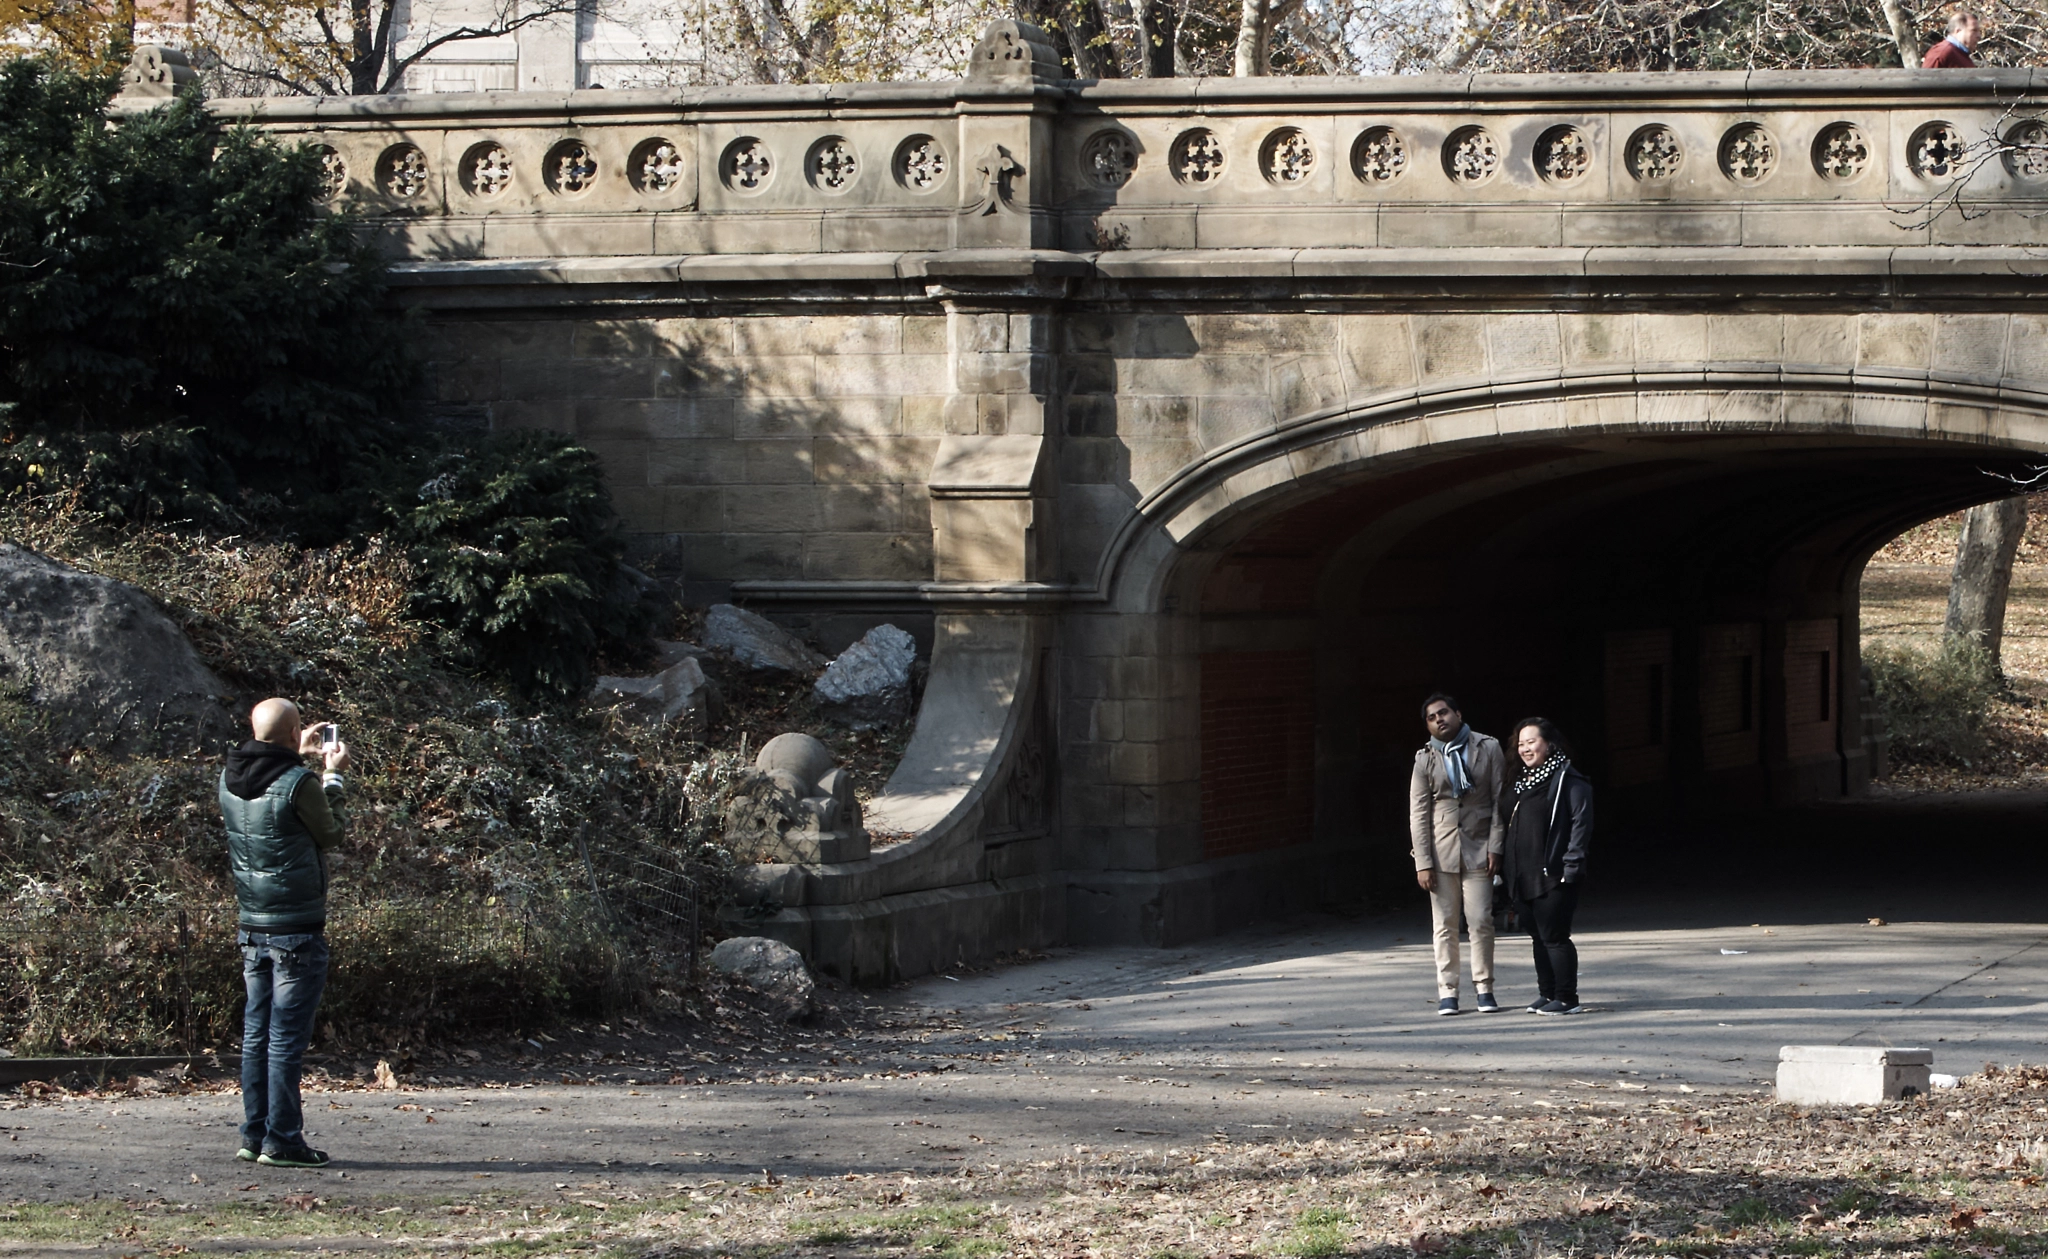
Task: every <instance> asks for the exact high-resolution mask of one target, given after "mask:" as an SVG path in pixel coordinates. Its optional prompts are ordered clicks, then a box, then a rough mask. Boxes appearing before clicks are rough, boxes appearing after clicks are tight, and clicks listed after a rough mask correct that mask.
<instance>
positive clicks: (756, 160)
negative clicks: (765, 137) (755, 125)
mask: <svg viewBox="0 0 2048 1259" xmlns="http://www.w3.org/2000/svg"><path fill="white" fill-rule="evenodd" d="M718 177H719V178H720V179H722V180H724V181H725V186H726V187H728V188H730V189H732V190H733V191H734V192H738V193H745V194H752V193H756V192H759V191H761V190H762V189H763V188H766V187H767V186H768V183H769V181H770V180H772V179H774V178H775V157H774V155H773V154H772V153H770V152H769V151H768V146H767V145H766V144H763V143H762V142H761V141H760V140H758V139H756V138H755V137H753V136H741V137H740V138H739V139H737V140H734V141H733V142H732V143H731V144H728V145H726V146H725V153H724V155H723V156H721V157H720V158H719V159H718Z"/></svg>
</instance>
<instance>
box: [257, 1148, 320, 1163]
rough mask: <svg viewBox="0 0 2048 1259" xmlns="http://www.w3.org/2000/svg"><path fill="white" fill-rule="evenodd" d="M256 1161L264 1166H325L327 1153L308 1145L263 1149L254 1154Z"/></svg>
mask: <svg viewBox="0 0 2048 1259" xmlns="http://www.w3.org/2000/svg"><path fill="white" fill-rule="evenodd" d="M256 1161H257V1162H259V1163H261V1164H263V1165H264V1166H265V1167H325V1166H327V1155H326V1153H325V1152H324V1151H321V1150H316V1149H314V1148H313V1147H312V1146H310V1145H300V1146H297V1147H295V1148H293V1149H289V1150H265V1151H263V1153H261V1154H259V1155H257V1156H256Z"/></svg>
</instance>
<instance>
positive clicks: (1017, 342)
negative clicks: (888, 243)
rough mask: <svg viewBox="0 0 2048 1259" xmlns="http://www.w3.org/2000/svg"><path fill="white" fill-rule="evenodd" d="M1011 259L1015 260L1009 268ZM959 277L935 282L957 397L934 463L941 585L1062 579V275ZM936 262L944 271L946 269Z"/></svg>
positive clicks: (1027, 267)
mask: <svg viewBox="0 0 2048 1259" xmlns="http://www.w3.org/2000/svg"><path fill="white" fill-rule="evenodd" d="M1004 265H1005V266H1006V267H1007V266H1008V265H1009V264H1007V263H1005V264H1004ZM1038 265H1039V264H1034V263H1033V262H1031V261H1030V260H1028V259H1023V260H1019V263H1018V264H1017V265H1016V266H1015V267H1013V268H1010V269H1019V270H1022V271H1023V274H1021V275H1015V276H1011V277H991V276H954V277H950V278H948V279H946V280H944V281H942V282H939V283H935V284H932V285H930V286H928V287H927V289H926V292H927V293H928V294H929V295H930V296H932V297H934V298H936V299H937V300H938V301H939V302H940V304H941V305H943V306H944V308H945V311H946V355H947V360H948V368H949V371H950V374H951V377H952V380H951V383H952V395H951V396H950V397H949V398H948V399H947V401H946V436H945V437H944V438H943V439H942V440H941V441H940V443H939V452H938V455H937V457H936V458H935V459H934V460H933V463H932V473H931V495H932V529H933V534H934V561H933V564H934V570H935V571H934V574H933V576H934V577H935V579H936V580H938V581H942V582H968V583H973V584H977V585H980V584H987V583H992V582H1051V581H1057V580H1058V579H1059V576H1060V568H1059V544H1058V532H1057V529H1056V523H1057V491H1058V481H1059V429H1058V425H1057V424H1055V423H1049V422H1048V419H1047V417H1048V416H1049V415H1050V414H1051V413H1052V412H1053V404H1052V378H1053V351H1054V344H1053V343H1054V338H1055V335H1056V334H1055V331H1054V330H1055V327H1056V325H1057V322H1058V321H1057V317H1056V316H1055V314H1054V304H1055V303H1056V302H1057V301H1059V299H1061V298H1062V297H1064V296H1065V294H1066V284H1067V280H1066V278H1065V277H1063V276H1059V275H1040V274H1034V273H1033V272H1034V268H1035V267H1036V266H1038ZM935 269H936V268H935Z"/></svg>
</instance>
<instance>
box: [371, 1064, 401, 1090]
mask: <svg viewBox="0 0 2048 1259" xmlns="http://www.w3.org/2000/svg"><path fill="white" fill-rule="evenodd" d="M376 1074H377V1087H378V1088H380V1089H395V1088H397V1087H398V1074H397V1073H396V1072H394V1071H393V1070H392V1069H391V1064H390V1063H388V1062H386V1061H384V1060H383V1059H382V1058H379V1059H378V1060H377V1072H376Z"/></svg>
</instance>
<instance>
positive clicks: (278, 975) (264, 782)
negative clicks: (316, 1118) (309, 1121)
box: [220, 699, 348, 1167]
mask: <svg viewBox="0 0 2048 1259" xmlns="http://www.w3.org/2000/svg"><path fill="white" fill-rule="evenodd" d="M249 727H250V733H251V734H253V735H255V738H253V739H251V740H250V741H249V742H247V743H244V744H243V745H242V746H240V747H238V748H236V749H235V750H234V751H232V752H229V753H228V758H227V768H226V769H224V770H223V771H222V772H221V776H220V811H221V814H222V816H223V817H224V818H225V819H226V820H227V830H228V866H229V868H230V869H232V870H233V871H234V876H235V900H236V902H237V904H238V905H239V907H240V911H241V913H240V920H239V930H238V931H237V932H236V940H237V942H238V943H240V944H241V946H242V981H243V984H244V985H245V986H246V987H247V989H248V1005H247V1007H246V1008H245V1011H244V1013H243V1016H242V1148H241V1149H240V1150H239V1151H238V1152H237V1153H236V1155H235V1157H237V1158H241V1159H246V1160H250V1161H253V1162H257V1163H263V1164H266V1165H268V1166H271V1167H325V1166H326V1165H327V1156H326V1155H325V1154H323V1153H321V1152H320V1151H319V1150H316V1149H314V1148H313V1147H311V1146H309V1145H307V1144H306V1133H305V1121H304V1118H303V1117H302V1112H301V1108H300V1104H299V1067H300V1064H301V1062H303V1061H304V1059H305V1056H306V1042H307V1041H308V1040H310V1039H312V1036H313V1012H314V1011H315V1010H317V1009H319V1007H320V990H321V989H322V988H325V987H326V986H327V939H326V937H325V936H324V935H323V934H322V933H323V932H324V931H325V930H326V928H327V851H328V850H329V849H331V848H333V847H334V846H335V844H337V843H339V842H340V840H341V823H340V821H339V820H338V818H337V817H336V811H337V810H338V809H340V808H341V803H342V782H341V771H342V770H344V769H346V768H348V745H347V744H345V743H342V742H340V741H339V740H336V741H333V742H325V743H323V741H322V739H321V734H322V732H323V731H325V730H329V729H332V727H331V726H328V725H326V724H324V723H323V724H322V725H318V726H314V727H312V728H310V729H302V728H301V726H300V723H299V709H298V706H297V705H296V704H293V703H292V702H291V701H290V700H287V699H266V700H264V701H263V702H262V703H260V704H258V705H256V707H255V708H254V709H253V710H251V711H250V713H249ZM316 753H317V754H319V755H320V757H321V760H322V762H323V769H324V771H325V772H324V773H321V774H318V775H315V774H314V773H313V771H311V770H309V769H307V768H306V766H305V764H304V763H303V760H304V758H305V757H307V756H311V755H314V754H316Z"/></svg>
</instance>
